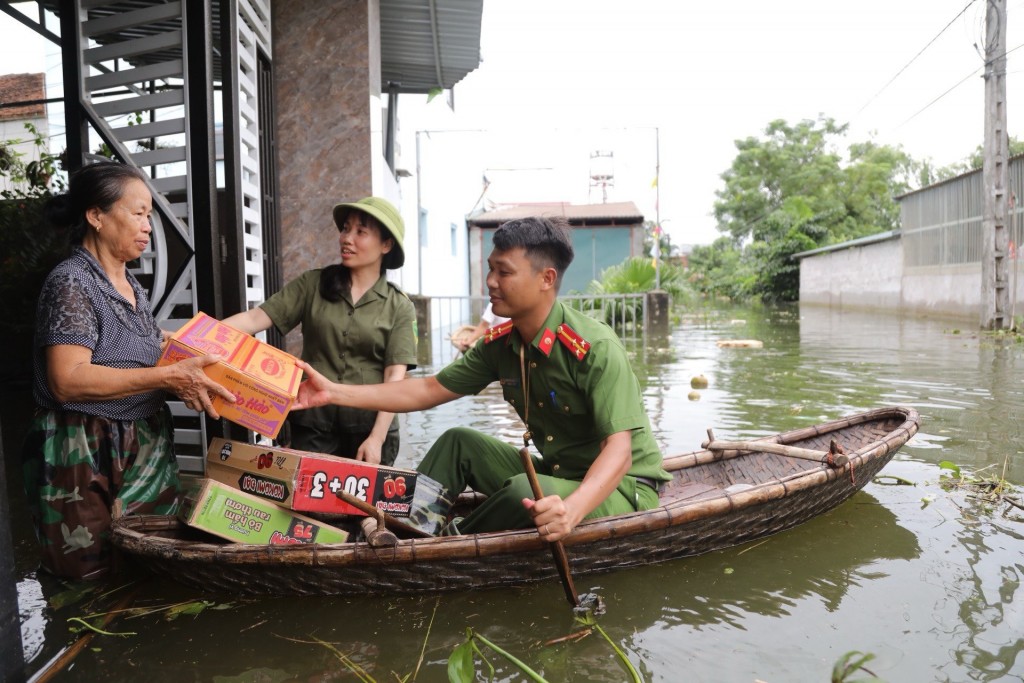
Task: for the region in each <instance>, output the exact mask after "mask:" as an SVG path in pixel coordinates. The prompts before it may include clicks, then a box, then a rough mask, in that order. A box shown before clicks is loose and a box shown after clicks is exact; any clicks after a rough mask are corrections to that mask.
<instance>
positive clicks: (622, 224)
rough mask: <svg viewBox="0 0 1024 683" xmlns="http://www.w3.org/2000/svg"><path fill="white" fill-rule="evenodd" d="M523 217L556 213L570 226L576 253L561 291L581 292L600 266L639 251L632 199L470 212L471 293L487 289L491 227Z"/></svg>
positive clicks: (640, 235) (640, 224)
mask: <svg viewBox="0 0 1024 683" xmlns="http://www.w3.org/2000/svg"><path fill="white" fill-rule="evenodd" d="M528 216H548V217H553V216H559V217H562V218H565V219H566V220H567V221H568V222H569V225H570V226H572V243H573V249H574V250H575V251H576V257H575V258H574V259H573V262H572V265H571V266H569V270H568V271H566V273H565V278H564V279H563V281H562V288H561V292H562V293H563V294H568V293H570V292H574V291H576V292H583V291H585V290H586V289H587V285H589V284H590V281H591V280H597V279H599V278H600V276H601V271H603V270H604V269H605V268H608V267H609V266H614V265H617V264H619V263H622V261H623V260H625V259H627V258H630V257H632V256H641V255H642V254H643V249H644V216H643V214H642V213H640V210H639V209H637V208H636V204H634V203H633V202H609V203H607V204H567V203H564V202H557V203H546V204H516V205H514V206H509V207H505V208H501V209H497V210H494V211H488V212H486V213H482V214H479V215H476V216H472V217H470V218H468V219H467V221H466V223H467V225H468V227H469V281H470V294H471V295H473V296H482V295H484V294H486V293H487V285H486V284H485V283H484V279H485V278H486V277H487V256H488V255H489V254H490V253H491V246H492V245H491V237H492V236H493V235H494V231H495V230H497V228H498V226H500V225H501V224H502V223H504V222H506V221H510V220H513V219H516V218H526V217H528Z"/></svg>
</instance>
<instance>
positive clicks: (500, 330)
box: [484, 320, 512, 344]
mask: <svg viewBox="0 0 1024 683" xmlns="http://www.w3.org/2000/svg"><path fill="white" fill-rule="evenodd" d="M511 331H512V321H511V320H508V321H506V322H503V323H502V324H500V325H495V326H494V327H488V328H487V330H485V331H484V343H485V344H490V343H491V342H492V341H494V340H495V339H501V338H502V337H504V336H505V335H506V334H508V333H509V332H511Z"/></svg>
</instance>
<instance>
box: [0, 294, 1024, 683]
mask: <svg viewBox="0 0 1024 683" xmlns="http://www.w3.org/2000/svg"><path fill="white" fill-rule="evenodd" d="M958 327H959V328H960V329H957V328H958ZM748 338H749V339H758V340H761V341H763V342H764V347H763V348H761V349H742V348H740V349H737V348H728V349H727V348H719V347H718V346H717V344H716V342H717V341H718V340H721V339H748ZM633 352H634V353H635V357H636V367H637V369H638V374H639V375H640V376H641V382H642V384H643V387H644V396H645V401H646V403H647V408H648V411H649V412H650V415H651V420H652V423H653V425H654V429H655V432H656V434H657V438H658V440H659V442H660V444H661V445H662V447H663V448H664V450H665V451H666V452H671V453H675V452H681V451H689V450H694V449H696V448H699V446H700V442H701V441H702V440H703V439H704V438H706V435H705V430H706V429H707V428H708V427H712V428H714V431H715V435H716V437H717V438H721V439H746V438H752V437H756V436H760V435H765V434H771V433H775V432H778V431H782V430H787V429H793V428H796V427H801V426H806V425H808V424H813V423H816V422H820V421H823V420H827V419H833V418H837V417H840V416H842V415H845V414H848V413H852V412H857V411H860V410H866V409H869V408H873V407H877V406H880V405H888V404H905V405H910V406H913V407H914V408H916V409H917V410H918V411H919V412H920V414H921V420H922V425H921V430H920V432H919V433H918V435H917V436H916V437H915V438H914V439H913V440H912V441H911V442H910V443H909V444H907V445H906V446H905V447H904V448H903V449H901V451H900V452H899V453H898V454H897V456H896V458H895V459H894V460H893V462H891V463H890V464H889V465H888V466H887V467H886V468H885V470H883V472H884V473H885V474H889V475H894V476H896V477H900V478H902V479H904V480H906V481H907V482H910V483H912V484H913V485H904V486H893V485H884V484H882V483H881V482H878V481H876V482H874V483H871V484H869V485H868V486H867V487H866V488H865V490H864V491H863V492H861V493H859V494H857V495H856V496H855V497H853V498H852V499H851V500H850V501H848V502H847V503H845V504H844V505H842V506H841V507H840V508H838V509H836V510H834V511H833V512H831V513H829V514H827V515H824V516H822V517H819V518H817V519H815V520H813V521H811V522H808V523H806V524H804V525H802V526H800V527H798V528H796V529H793V530H790V531H787V532H784V533H781V534H778V535H776V536H773V537H771V538H769V539H767V540H762V541H759V542H754V543H751V544H748V545H747V546H740V547H737V548H733V549H730V550H726V551H722V552H716V553H712V554H708V555H703V556H700V557H696V558H689V559H683V560H678V561H674V562H669V563H665V564H661V565H654V566H647V567H642V568H637V569H630V570H624V571H619V572H615V573H610V574H604V575H599V576H596V577H581V578H578V579H577V580H576V587H577V589H578V590H580V591H581V592H592V593H597V594H599V595H600V596H601V597H602V599H603V601H604V603H605V607H606V613H605V614H604V615H602V616H601V617H600V624H601V625H602V627H603V628H604V630H605V631H606V632H607V633H608V635H609V637H611V639H612V640H614V641H615V643H616V644H617V645H618V646H619V647H621V648H622V650H623V652H624V653H625V654H626V656H627V657H628V658H629V660H630V661H631V662H632V664H633V665H634V666H635V667H636V669H637V670H638V671H639V672H640V674H641V676H642V678H643V679H644V680H645V681H671V682H675V681H755V680H761V681H766V682H768V683H782V682H784V681H785V682H790V681H828V680H829V679H830V675H831V672H832V667H833V665H834V664H835V662H836V661H837V660H839V659H840V658H841V657H842V656H843V655H844V654H845V653H848V652H850V651H859V652H863V653H867V654H871V655H872V656H873V659H871V661H869V662H868V663H867V664H866V666H867V667H868V668H869V669H870V670H871V671H872V672H873V673H874V674H875V675H877V676H878V677H879V678H881V679H883V680H886V681H890V682H894V683H895V682H897V681H967V680H972V681H1007V680H1009V681H1021V680H1024V593H1022V591H1021V587H1022V583H1024V511H1021V510H1012V509H1011V510H1010V511H1009V512H1007V511H1006V509H1005V508H1004V506H995V507H993V506H991V505H989V504H986V503H985V502H984V501H982V500H979V499H977V498H973V497H972V496H971V491H970V490H967V489H956V490H952V491H950V490H947V489H946V488H944V487H943V486H941V485H940V480H941V479H942V478H943V477H944V476H946V475H947V472H948V470H945V469H942V468H940V466H939V465H940V463H942V462H943V461H949V462H952V463H955V464H956V465H958V466H959V467H961V468H962V471H964V472H966V473H972V474H976V475H977V476H1003V473H1004V470H1005V478H1006V479H1007V480H1008V481H1009V482H1011V483H1013V484H1015V485H1017V486H1018V487H1022V488H1024V455H1022V453H1024V440H1022V438H1021V437H1022V430H1024V377H1022V374H1024V344H1021V343H1017V342H1015V341H1013V340H1000V339H996V338H993V337H990V336H986V335H981V334H979V333H977V332H976V331H975V330H974V329H973V328H972V327H971V326H970V325H969V324H966V323H963V322H960V323H951V322H944V321H934V320H926V319H920V318H910V317H898V316H891V315H868V314H859V313H840V312H836V311H830V310H827V309H819V308H806V307H805V308H803V309H802V310H801V309H797V308H790V309H758V310H743V309H733V310H707V311H702V312H698V313H695V314H690V315H688V316H686V318H685V319H684V320H683V321H682V322H681V323H680V324H679V325H677V326H676V327H675V328H674V330H673V332H672V334H671V336H670V338H669V339H667V340H663V341H660V342H656V343H653V344H651V345H650V346H649V348H646V349H633ZM697 375H704V376H705V377H706V378H707V379H708V387H707V388H706V389H700V390H699V400H691V397H690V396H689V394H690V392H691V391H693V389H691V386H690V380H691V378H692V377H694V376H697ZM5 394H6V395H5V397H4V403H3V405H4V408H3V410H4V411H5V412H4V413H3V414H2V424H3V431H4V439H5V449H4V450H5V453H6V454H7V460H8V462H7V473H8V474H7V480H8V483H9V488H10V489H11V492H10V497H11V507H12V510H11V523H12V528H13V532H14V540H15V555H16V558H15V559H16V567H17V574H18V579H19V585H18V590H19V603H20V609H21V617H22V635H23V640H24V651H25V658H26V662H27V663H26V671H27V672H28V674H29V675H31V674H33V673H34V672H37V671H38V670H40V669H41V668H43V667H44V666H45V664H46V663H47V662H48V661H49V660H50V659H51V658H52V657H54V655H56V654H57V653H58V652H60V651H61V650H62V648H64V647H66V646H67V645H69V644H70V643H72V642H73V641H74V640H75V638H77V635H76V634H75V633H73V632H72V628H73V626H74V623H73V622H69V621H68V619H70V618H73V617H80V616H83V615H85V614H86V613H88V611H89V610H90V609H98V605H104V604H109V603H110V602H111V601H112V600H113V598H109V599H106V602H103V600H94V601H93V602H92V603H85V602H73V603H71V604H66V605H54V604H53V601H54V600H55V599H58V598H60V597H62V596H64V595H66V593H65V591H66V590H67V587H66V586H64V585H62V584H61V583H60V582H57V581H55V580H53V579H52V578H50V577H47V576H44V575H40V574H38V573H37V572H36V569H35V546H34V541H33V539H32V538H31V535H30V530H29V527H28V525H27V521H26V518H25V512H24V508H23V506H24V499H23V494H22V493H21V490H20V477H19V476H18V473H17V468H16V463H14V462H12V461H13V460H16V457H15V456H16V454H17V441H18V439H19V438H20V433H19V425H23V424H24V420H25V419H27V414H28V411H29V408H28V407H27V404H28V403H29V401H28V399H27V396H26V395H25V394H24V390H23V389H21V388H18V387H8V388H7V389H6V390H5ZM454 425H470V426H474V427H477V428H479V429H483V430H486V431H490V432H492V433H498V434H503V435H507V436H508V437H509V438H510V439H515V438H516V437H517V436H518V434H519V433H520V431H521V427H520V426H519V424H518V422H517V420H515V418H514V416H513V415H512V414H511V413H510V412H509V411H508V410H507V409H506V408H505V407H504V406H503V405H502V403H501V401H500V395H499V394H498V393H497V392H496V391H492V390H487V391H485V392H483V393H482V394H481V395H480V396H477V397H467V398H463V399H460V400H459V401H457V402H455V403H452V404H449V405H447V406H443V407H440V408H437V409H434V410H432V411H428V412H425V413H422V414H416V415H409V416H405V417H403V421H402V433H403V447H402V452H401V454H400V458H399V462H398V464H399V465H405V466H411V465H414V464H415V462H416V460H417V457H418V455H419V454H421V453H423V452H424V450H425V448H426V446H428V445H429V444H430V443H431V441H432V440H433V439H434V438H436V437H437V435H438V434H440V433H441V432H442V431H443V430H444V429H446V428H448V427H451V426H454ZM1018 497H1022V496H1021V494H1020V493H1019V491H1018ZM135 578H137V579H140V578H142V577H135ZM120 585H121V583H118V582H111V583H109V584H104V586H103V587H104V588H105V589H108V590H109V589H114V588H117V587H119V586H120ZM197 600H204V601H206V602H207V603H209V606H208V607H207V608H206V609H204V610H203V611H201V612H199V613H198V614H194V615H193V614H182V615H180V616H177V617H176V618H174V619H169V618H168V612H167V611H166V610H163V611H154V612H153V613H151V614H147V615H141V616H132V617H131V618H128V617H124V618H119V619H116V620H114V621H113V622H112V623H111V625H110V627H109V630H111V631H115V632H121V633H131V634H132V635H123V636H96V637H95V638H94V639H93V640H92V642H91V643H90V645H89V647H88V648H86V649H84V650H83V651H82V652H81V653H80V654H79V655H78V656H77V657H76V658H75V660H74V663H73V665H72V666H71V667H70V668H69V669H68V670H66V671H65V672H63V673H61V674H60V675H59V676H58V677H57V679H56V680H67V681H99V680H103V681H147V682H150V683H156V682H157V681H220V682H229V681H254V682H256V681H258V682H261V683H263V682H266V683H272V682H273V683H276V682H278V681H333V680H339V681H341V680H358V679H357V677H356V676H355V674H353V673H351V671H350V670H349V669H348V668H346V666H345V665H343V664H341V663H340V662H339V657H338V655H337V653H341V654H343V655H345V656H346V657H348V658H350V660H351V661H353V662H355V663H356V664H358V665H359V666H361V667H363V668H364V669H365V671H366V672H367V673H368V675H369V676H371V677H372V678H373V679H374V680H377V681H395V680H399V679H403V680H409V681H412V680H416V681H424V682H426V681H446V680H448V677H447V659H448V656H449V654H450V653H451V651H452V649H453V648H454V647H455V646H456V645H458V644H459V643H461V642H462V641H463V640H464V639H465V634H466V629H467V628H472V629H474V630H475V631H476V632H478V633H480V634H482V635H484V636H485V637H486V638H488V639H489V640H491V641H493V642H494V643H496V644H497V645H499V646H501V647H502V648H504V649H506V650H507V651H509V652H510V653H512V654H514V655H515V656H517V657H519V658H520V659H521V660H523V661H524V662H525V663H526V664H528V665H529V666H531V667H532V668H534V669H535V670H537V671H538V672H540V673H541V674H543V675H544V676H545V677H546V678H547V679H548V680H550V681H625V680H628V678H627V674H626V672H625V670H624V669H623V668H622V666H621V664H620V663H619V662H618V660H617V658H616V656H615V654H614V652H613V651H612V649H611V648H610V647H609V646H608V644H607V643H606V642H605V641H603V640H602V639H601V638H600V637H599V636H598V635H596V634H594V635H591V636H589V637H586V638H583V639H581V640H579V641H577V642H572V643H562V644H558V645H544V643H545V642H546V641H549V640H551V639H555V638H559V637H562V636H565V635H566V634H569V633H571V632H573V631H575V630H577V629H578V628H579V627H578V625H577V624H575V623H574V621H573V614H572V611H571V610H570V609H569V608H568V606H567V605H565V601H564V598H563V595H562V589H561V587H560V585H558V584H557V583H551V584H542V585H535V586H529V587H525V588H519V589H495V590H483V591H468V592H465V593H456V594H444V595H441V596H434V595H427V596H414V597H394V598H367V597H361V596H359V595H351V596H341V597H331V598H276V597H266V598H258V599H254V598H245V599H238V598H236V597H233V596H230V595H220V594H199V593H196V592H195V591H192V590H190V589H186V588H183V587H181V586H179V585H178V584H176V583H174V582H173V581H169V580H151V581H146V582H144V583H143V584H142V588H141V593H140V595H139V596H138V597H137V598H136V600H135V604H136V606H150V607H153V608H157V607H160V606H167V605H170V604H175V603H188V602H192V601H197ZM324 643H327V644H329V645H330V647H328V646H327V645H325V644H324ZM332 648H333V649H332ZM485 652H486V654H487V655H488V659H489V661H490V663H491V664H493V665H494V666H495V668H496V676H495V679H496V680H500V681H521V680H526V679H525V677H524V675H523V674H522V673H520V672H519V671H518V670H517V669H515V668H514V667H512V666H511V665H510V664H508V663H507V662H506V661H505V660H504V659H502V658H501V657H500V656H498V655H496V654H494V653H493V652H490V651H488V650H486V648H485ZM477 664H478V671H480V672H486V665H484V664H482V663H481V662H480V661H479V659H478V660H477ZM406 676H408V679H405V677H406ZM480 676H481V677H480V678H479V680H486V677H485V674H484V673H481V674H480Z"/></svg>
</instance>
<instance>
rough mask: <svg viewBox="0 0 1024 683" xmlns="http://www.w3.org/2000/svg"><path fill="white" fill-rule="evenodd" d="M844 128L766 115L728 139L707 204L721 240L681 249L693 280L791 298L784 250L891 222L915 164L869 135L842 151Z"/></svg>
mask: <svg viewBox="0 0 1024 683" xmlns="http://www.w3.org/2000/svg"><path fill="white" fill-rule="evenodd" d="M846 130H847V126H846V125H839V124H837V123H836V122H835V121H834V120H833V119H831V118H827V117H819V118H818V119H817V120H816V121H811V120H804V121H801V122H799V123H797V124H795V125H790V124H789V123H787V122H785V121H782V120H776V121H772V122H771V123H769V124H768V126H767V128H765V131H764V134H763V136H761V137H759V138H754V137H748V138H746V139H743V140H738V141H737V142H736V148H737V154H736V157H735V158H734V159H733V162H732V165H731V166H730V168H729V169H728V170H727V171H725V172H724V173H723V174H722V176H721V177H722V180H723V183H724V186H723V187H722V188H721V189H720V190H718V192H717V193H716V196H717V199H716V201H715V204H714V215H715V218H716V220H717V221H718V229H719V231H720V232H722V233H724V234H726V235H728V236H729V241H728V244H720V243H718V242H716V244H715V245H712V249H710V250H708V251H705V250H697V251H696V252H695V254H694V255H691V258H690V267H691V269H692V270H694V271H695V273H696V274H697V275H698V276H699V278H698V279H700V280H701V283H700V284H698V287H700V288H701V289H705V290H706V291H707V292H708V293H714V294H715V295H726V296H730V297H731V298H747V297H757V298H760V299H763V300H766V301H790V300H794V299H796V298H797V297H798V295H799V264H798V263H797V262H796V261H795V260H794V259H793V255H794V254H796V253H799V252H801V251H807V250H810V249H814V248H817V247H821V246H826V245H828V244H835V243H838V242H844V241H847V240H851V239H855V238H858V237H863V236H866V235H871V234H876V233H879V232H885V231H887V230H893V229H896V228H897V227H898V226H899V206H898V204H897V203H896V201H895V197H896V196H897V195H900V194H904V193H906V192H908V191H909V190H911V189H912V188H913V187H914V185H915V184H916V182H917V180H918V179H919V177H920V174H921V165H920V164H919V163H917V162H915V161H914V160H913V159H912V158H911V157H910V156H909V155H907V154H906V153H905V152H904V151H903V150H902V148H900V147H891V146H888V145H880V144H877V143H876V142H873V141H869V142H862V143H855V144H851V145H850V146H849V147H848V149H847V150H845V152H844V151H842V150H841V147H840V143H841V142H842V138H843V136H844V135H845V134H846ZM732 252H735V253H732ZM726 264H728V265H729V267H730V268H731V269H732V274H731V276H730V274H729V273H728V272H727V271H726V269H725V268H724V266H725V265H726ZM705 269H709V270H705Z"/></svg>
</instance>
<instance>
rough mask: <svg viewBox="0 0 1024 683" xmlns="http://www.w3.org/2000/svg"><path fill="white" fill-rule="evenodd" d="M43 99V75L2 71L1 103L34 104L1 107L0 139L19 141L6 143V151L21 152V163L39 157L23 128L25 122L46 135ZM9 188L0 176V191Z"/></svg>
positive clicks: (8, 183) (29, 134)
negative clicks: (3, 72) (3, 73)
mask: <svg viewBox="0 0 1024 683" xmlns="http://www.w3.org/2000/svg"><path fill="white" fill-rule="evenodd" d="M45 98H46V75H45V74H41V73H39V74H5V75H3V76H0V103H3V104H10V103H14V102H36V103H37V104H19V105H16V106H12V107H2V108H0V142H3V143H7V142H12V141H15V140H17V141H18V142H12V144H9V145H5V146H6V147H7V150H8V151H9V152H11V153H14V154H20V155H21V161H22V162H24V163H29V162H31V161H37V160H38V159H39V149H38V148H37V147H36V145H35V141H34V140H33V138H32V134H31V133H30V132H29V131H28V129H26V128H25V124H26V123H31V124H32V125H34V126H35V127H36V130H37V131H39V133H40V134H41V135H42V136H43V137H46V136H48V135H49V126H48V125H47V122H46V105H44V104H42V100H44V99H45ZM10 189H13V187H12V186H11V183H10V182H9V180H8V179H7V178H6V177H4V178H0V190H10Z"/></svg>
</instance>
